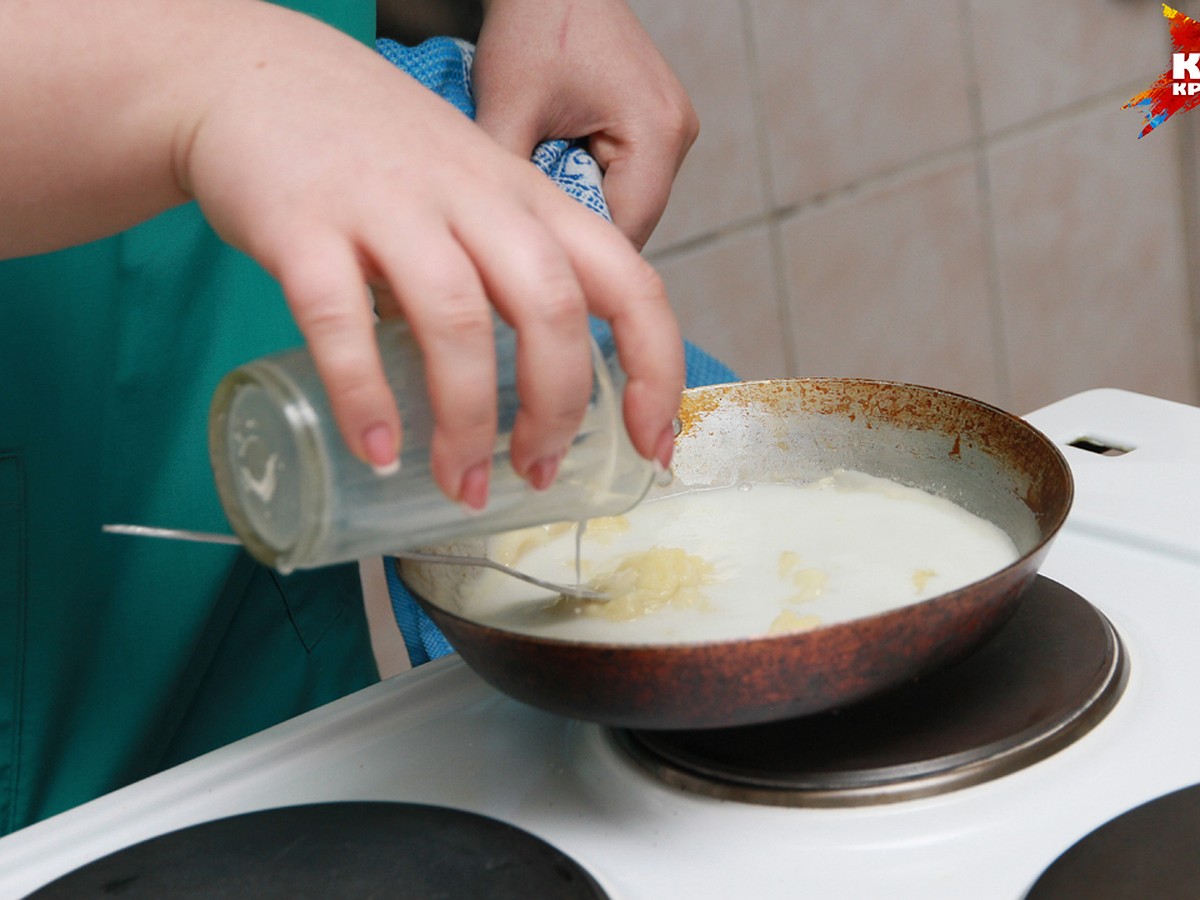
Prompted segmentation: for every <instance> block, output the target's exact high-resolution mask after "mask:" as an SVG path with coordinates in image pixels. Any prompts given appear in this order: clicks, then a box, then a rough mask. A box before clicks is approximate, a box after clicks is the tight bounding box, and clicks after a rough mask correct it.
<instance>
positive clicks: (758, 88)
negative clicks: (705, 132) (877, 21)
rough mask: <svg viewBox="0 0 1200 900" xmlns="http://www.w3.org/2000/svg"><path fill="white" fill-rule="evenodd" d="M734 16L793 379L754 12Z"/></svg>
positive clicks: (786, 360) (742, 0)
mask: <svg viewBox="0 0 1200 900" xmlns="http://www.w3.org/2000/svg"><path fill="white" fill-rule="evenodd" d="M738 12H739V14H740V15H739V17H740V19H741V25H742V46H743V49H744V50H745V53H746V68H747V69H748V75H749V77H750V103H751V107H752V112H753V118H754V147H755V157H756V159H757V161H758V176H759V185H760V188H761V190H762V192H763V201H764V203H765V205H766V210H767V211H766V213H765V216H764V219H765V222H766V226H767V249H768V253H769V254H770V260H771V286H772V288H773V290H774V292H775V313H776V315H777V316H778V318H779V325H780V328H781V329H782V331H783V364H784V369H785V374H787V375H797V374H799V372H800V369H799V360H798V359H797V358H796V356H797V354H796V348H795V346H794V331H793V328H792V324H793V323H792V304H791V296H790V294H789V292H788V285H787V279H786V278H785V277H784V271H783V265H784V252H783V237H782V235H780V233H779V216H778V215H777V211H776V208H775V176H774V168H773V167H772V165H771V154H770V150H769V146H768V142H767V127H766V110H765V100H764V98H763V90H764V83H763V77H762V65H761V64H760V61H759V56H758V42H757V41H756V40H755V37H754V10H753V9H752V8H751V5H750V0H738Z"/></svg>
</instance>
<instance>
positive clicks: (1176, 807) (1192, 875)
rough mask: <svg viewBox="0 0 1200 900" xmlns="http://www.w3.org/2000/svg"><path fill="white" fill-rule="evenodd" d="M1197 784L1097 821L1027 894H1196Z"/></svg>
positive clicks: (1199, 884)
mask: <svg viewBox="0 0 1200 900" xmlns="http://www.w3.org/2000/svg"><path fill="white" fill-rule="evenodd" d="M1198 848H1200V786H1195V787H1188V788H1184V789H1182V790H1179V791H1175V792H1174V793H1173V794H1167V795H1166V796H1164V797H1159V798H1158V799H1157V800H1151V801H1150V802H1149V803H1144V804H1142V805H1141V806H1139V807H1136V808H1135V809H1131V810H1130V811H1129V812H1127V813H1124V814H1122V815H1120V816H1117V818H1115V819H1113V820H1112V821H1110V822H1108V823H1106V824H1104V825H1101V826H1100V827H1099V828H1097V829H1096V830H1095V831H1093V832H1092V833H1091V834H1089V835H1088V836H1087V837H1085V838H1084V839H1083V840H1081V841H1080V842H1079V843H1077V844H1076V845H1075V846H1073V847H1072V848H1071V849H1069V850H1068V851H1067V852H1066V853H1064V854H1063V855H1062V856H1060V857H1059V858H1058V859H1057V860H1056V861H1055V862H1054V863H1053V864H1052V865H1051V866H1050V868H1048V869H1047V870H1046V871H1045V873H1044V874H1043V875H1042V877H1041V878H1039V879H1038V881H1037V883H1036V884H1034V886H1033V890H1031V891H1030V892H1029V894H1028V895H1026V897H1027V900H1068V898H1075V897H1087V898H1088V900H1143V898H1150V897H1152V898H1154V900H1184V898H1187V900H1193V898H1195V897H1196V896H1200V849H1198Z"/></svg>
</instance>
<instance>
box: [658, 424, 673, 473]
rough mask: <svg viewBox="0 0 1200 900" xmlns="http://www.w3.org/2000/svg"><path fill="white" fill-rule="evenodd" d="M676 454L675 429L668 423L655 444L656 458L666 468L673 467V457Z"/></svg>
mask: <svg viewBox="0 0 1200 900" xmlns="http://www.w3.org/2000/svg"><path fill="white" fill-rule="evenodd" d="M674 454H675V430H674V429H673V428H672V427H671V426H670V425H668V426H667V427H666V428H665V429H664V430H663V433H662V434H660V435H659V436H658V443H657V444H655V445H654V460H655V462H657V463H658V464H659V465H660V466H662V467H663V468H664V469H669V468H670V467H671V457H672V456H673V455H674Z"/></svg>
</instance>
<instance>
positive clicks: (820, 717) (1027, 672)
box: [614, 577, 1127, 806]
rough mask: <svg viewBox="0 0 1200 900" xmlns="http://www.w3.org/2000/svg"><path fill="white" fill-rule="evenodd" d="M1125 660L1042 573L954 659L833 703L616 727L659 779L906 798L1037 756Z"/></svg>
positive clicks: (828, 800) (760, 792)
mask: <svg viewBox="0 0 1200 900" xmlns="http://www.w3.org/2000/svg"><path fill="white" fill-rule="evenodd" d="M1126 674H1127V662H1126V657H1125V654H1124V652H1123V650H1122V648H1121V644H1120V640H1119V639H1118V638H1117V635H1116V632H1115V631H1114V630H1113V628H1112V626H1111V624H1109V622H1108V620H1107V619H1106V618H1105V617H1104V616H1103V615H1102V614H1101V613H1100V612H1099V611H1098V610H1096V609H1095V607H1093V606H1092V605H1091V604H1090V603H1088V602H1087V601H1085V600H1084V599H1083V598H1082V597H1080V596H1079V595H1077V594H1075V593H1074V592H1072V591H1070V590H1068V589H1067V588H1065V587H1063V586H1062V585H1060V584H1058V583H1056V582H1054V581H1051V580H1049V579H1048V578H1044V577H1038V578H1037V579H1036V580H1035V581H1034V583H1033V584H1032V585H1031V586H1030V588H1029V590H1028V591H1027V593H1026V595H1025V597H1024V598H1023V599H1022V602H1021V603H1020V605H1019V606H1018V608H1017V611H1016V613H1015V614H1014V615H1013V617H1012V619H1010V620H1009V621H1008V622H1007V623H1006V624H1005V625H1004V627H1003V628H1002V629H1001V630H1000V631H999V632H998V633H997V634H996V636H995V637H993V638H992V639H991V640H989V641H988V642H987V643H986V644H985V645H984V646H983V647H981V648H980V649H979V650H977V651H975V652H974V653H972V654H971V655H970V656H969V657H967V658H965V659H963V660H962V661H960V662H958V663H956V664H954V665H952V666H950V667H948V668H945V669H942V670H940V671H938V672H936V673H934V674H932V675H928V676H926V677H924V678H922V679H919V680H916V681H913V682H910V683H909V684H907V685H905V686H903V687H901V688H900V689H898V690H895V691H891V692H889V693H887V694H884V695H880V696H878V697H874V698H872V699H870V700H868V701H865V702H863V703H859V704H856V705H854V706H852V707H847V708H845V709H841V710H835V711H832V712H829V713H821V714H817V715H813V716H805V717H803V718H799V719H790V720H786V721H781V722H771V723H766V724H763V725H752V726H748V727H741V728H729V729H714V730H711V731H708V730H706V731H617V732H614V736H615V737H616V740H617V742H618V743H619V744H620V745H622V746H623V747H624V748H625V749H626V750H628V751H629V753H630V754H631V755H632V756H633V757H634V758H635V759H636V760H637V761H638V762H639V763H640V764H641V765H642V766H644V767H645V768H647V769H649V770H650V771H651V772H652V773H653V774H654V775H656V776H657V777H659V778H660V779H662V780H664V781H666V782H668V783H671V784H675V785H677V786H679V787H684V788H687V789H689V790H694V791H697V792H700V793H705V794H709V795H713V796H718V797H722V798H725V799H732V800H742V801H746V802H754V803H767V804H773V805H783V806H847V805H864V804H869V803H881V802H888V801H892V800H903V799H909V798H912V797H919V796H926V795H929V794H935V793H941V792H943V791H946V790H951V789H954V788H958V787H963V786H965V785H968V784H975V783H978V782H981V781H985V780H988V779H990V778H995V777H998V776H999V775H1003V774H1007V773H1008V772H1012V771H1015V770H1016V769H1018V768H1021V767H1023V766H1026V765H1029V764H1030V763H1032V762H1036V761H1037V760H1039V759H1043V758H1045V757H1046V756H1049V755H1050V754H1051V753H1054V752H1055V751H1057V750H1059V749H1061V748H1062V747H1064V746H1066V745H1067V744H1069V743H1071V742H1072V741H1074V740H1076V739H1078V738H1079V737H1080V736H1081V735H1083V734H1085V733H1086V732H1087V731H1088V730H1090V729H1091V728H1092V727H1093V726H1094V725H1095V724H1096V723H1097V722H1098V721H1100V719H1101V718H1103V717H1104V715H1106V714H1107V713H1108V712H1109V710H1111V709H1112V707H1113V706H1114V705H1115V704H1116V701H1117V699H1118V698H1119V696H1120V694H1121V691H1122V689H1123V687H1124V684H1125V680H1126Z"/></svg>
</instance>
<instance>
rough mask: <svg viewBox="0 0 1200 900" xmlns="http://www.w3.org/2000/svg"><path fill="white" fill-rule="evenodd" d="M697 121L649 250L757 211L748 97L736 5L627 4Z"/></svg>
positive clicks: (703, 0)
mask: <svg viewBox="0 0 1200 900" xmlns="http://www.w3.org/2000/svg"><path fill="white" fill-rule="evenodd" d="M630 6H631V7H632V8H633V10H634V12H635V13H637V15H638V17H639V18H640V19H641V21H642V24H643V26H644V27H645V29H646V31H647V32H648V33H649V34H650V36H651V37H652V38H654V40H655V42H656V44H657V45H658V47H659V50H660V51H661V52H662V54H663V56H664V57H666V59H667V62H668V63H670V65H671V68H672V69H673V70H674V71H675V74H676V75H677V76H678V77H679V80H680V82H681V83H682V84H683V86H684V88H685V89H686V90H687V92H688V95H689V96H690V97H691V100H692V104H693V105H694V106H695V107H696V112H697V114H698V115H699V116H700V137H699V139H698V140H697V141H696V143H695V145H694V146H693V147H692V150H691V152H690V153H689V154H688V157H687V159H686V160H685V161H684V164H683V169H682V170H681V171H680V173H679V177H678V178H677V179H676V181H675V185H674V188H673V190H672V193H671V202H670V204H669V205H668V207H667V211H666V213H665V214H664V216H663V219H662V221H661V222H660V223H659V226H658V229H657V230H656V232H655V234H654V236H653V238H651V241H650V243H649V245H648V247H649V249H650V250H651V251H654V250H656V249H662V248H665V247H669V246H672V245H674V244H678V243H681V242H683V241H687V240H690V239H692V238H695V237H698V236H700V235H703V234H707V233H709V232H712V231H715V230H718V229H720V228H722V227H724V226H725V225H728V224H729V223H731V222H736V221H740V220H742V219H745V218H748V217H752V216H756V215H760V214H761V213H762V211H763V209H764V199H763V191H762V178H761V175H760V173H759V165H758V161H759V155H760V154H759V150H758V144H757V139H756V136H755V129H754V109H753V97H752V92H751V84H750V77H749V72H748V69H747V61H746V50H745V38H744V30H743V27H742V17H741V11H740V4H739V3H738V2H737V0H689V2H687V3H677V2H671V3H666V2H663V0H632V2H631V3H630Z"/></svg>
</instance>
